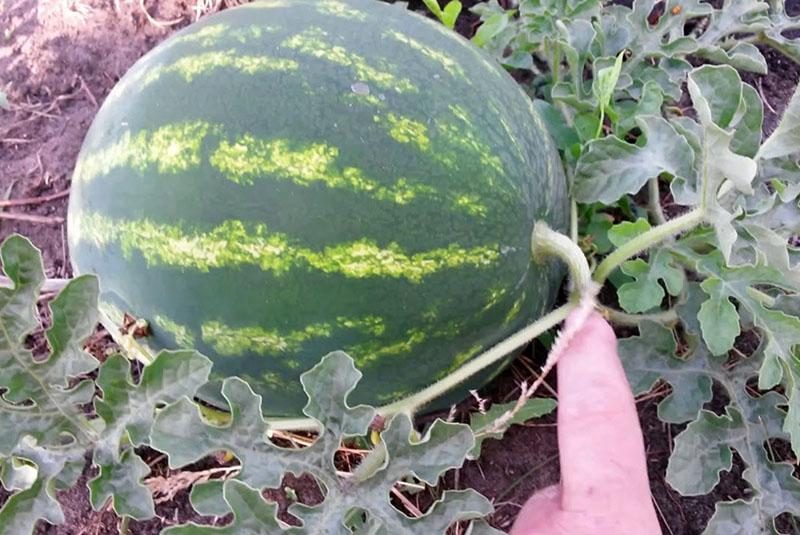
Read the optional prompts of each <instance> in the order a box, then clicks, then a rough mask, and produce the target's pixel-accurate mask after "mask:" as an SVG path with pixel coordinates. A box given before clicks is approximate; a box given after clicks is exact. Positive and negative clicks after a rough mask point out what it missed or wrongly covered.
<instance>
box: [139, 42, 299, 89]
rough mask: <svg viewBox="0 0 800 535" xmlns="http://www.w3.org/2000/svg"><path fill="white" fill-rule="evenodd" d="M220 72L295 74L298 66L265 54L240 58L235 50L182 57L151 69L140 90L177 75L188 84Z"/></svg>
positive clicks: (289, 61)
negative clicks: (163, 78)
mask: <svg viewBox="0 0 800 535" xmlns="http://www.w3.org/2000/svg"><path fill="white" fill-rule="evenodd" d="M221 68H227V69H234V70H237V71H239V72H241V73H242V74H250V75H253V74H257V73H261V72H288V71H296V70H297V69H298V68H299V65H298V63H297V62H296V61H294V60H291V59H285V58H276V57H273V56H269V55H266V54H262V55H258V56H252V55H241V54H239V53H238V52H237V51H236V50H221V51H214V52H204V53H202V54H195V55H192V56H183V57H182V58H180V59H179V60H177V61H176V62H175V63H170V64H168V65H163V66H160V67H156V68H155V69H152V70H151V71H150V72H148V73H147V75H146V76H145V77H144V78H143V79H142V85H141V87H142V88H144V87H147V86H148V85H150V84H152V83H154V82H156V81H158V80H159V78H161V77H162V76H164V75H168V74H173V73H174V74H177V75H179V76H180V77H181V78H183V80H184V81H186V82H191V81H192V80H193V79H195V78H196V77H198V76H203V75H208V74H210V73H211V72H213V71H214V70H216V69H221Z"/></svg>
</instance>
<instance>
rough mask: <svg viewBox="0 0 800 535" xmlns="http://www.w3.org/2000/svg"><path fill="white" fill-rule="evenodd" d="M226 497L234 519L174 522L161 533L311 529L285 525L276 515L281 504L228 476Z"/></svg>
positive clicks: (241, 534) (245, 534)
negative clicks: (218, 522) (221, 524)
mask: <svg viewBox="0 0 800 535" xmlns="http://www.w3.org/2000/svg"><path fill="white" fill-rule="evenodd" d="M223 492H224V497H225V501H226V502H227V504H228V505H229V506H230V509H231V510H233V522H231V523H230V524H228V525H227V526H224V527H221V528H215V527H209V526H198V525H197V524H193V523H192V524H187V525H184V526H173V527H169V528H167V529H165V530H164V531H163V532H162V533H164V534H165V535H166V534H169V535H206V534H207V535H227V534H230V535H262V534H263V533H287V534H301V533H308V532H307V531H305V530H302V529H298V528H289V529H286V528H284V527H283V525H282V524H281V523H280V522H279V521H278V519H277V518H276V514H277V512H278V505H277V504H275V503H268V502H266V501H265V500H264V498H263V497H262V496H261V492H260V491H259V490H257V489H254V488H252V487H249V486H248V485H247V484H246V483H242V482H241V481H237V480H235V479H229V480H227V481H225V484H224V487H223Z"/></svg>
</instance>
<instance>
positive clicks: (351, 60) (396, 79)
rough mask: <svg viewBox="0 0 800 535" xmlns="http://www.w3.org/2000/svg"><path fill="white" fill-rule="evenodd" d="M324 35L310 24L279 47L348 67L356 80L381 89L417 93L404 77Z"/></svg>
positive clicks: (412, 84) (414, 86) (415, 88)
mask: <svg viewBox="0 0 800 535" xmlns="http://www.w3.org/2000/svg"><path fill="white" fill-rule="evenodd" d="M326 37H328V33H327V32H325V31H324V30H323V29H322V28H318V27H313V28H309V29H308V30H305V31H303V32H301V33H298V34H296V35H293V36H292V37H290V38H289V39H286V40H285V41H283V43H281V46H283V47H286V48H290V49H293V50H297V51H298V52H301V53H303V54H307V55H309V56H312V57H315V58H318V59H323V60H326V61H330V62H331V63H335V64H337V65H341V66H343V67H349V68H350V69H352V71H353V74H354V75H355V76H356V78H357V79H358V81H361V82H367V83H373V84H375V85H377V86H379V87H382V88H384V89H393V90H395V91H397V92H398V93H406V92H410V93H418V92H419V88H418V87H417V86H416V85H415V84H414V83H413V82H412V81H411V80H409V79H408V78H404V77H401V76H397V75H395V74H393V73H391V72H389V71H388V70H386V69H379V68H376V67H373V66H372V65H370V64H369V63H368V62H367V60H366V59H364V57H363V56H361V55H359V54H357V53H355V52H353V51H352V50H347V49H346V48H344V47H342V46H339V45H334V44H332V43H331V42H329V41H326Z"/></svg>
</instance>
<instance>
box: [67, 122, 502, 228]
mask: <svg viewBox="0 0 800 535" xmlns="http://www.w3.org/2000/svg"><path fill="white" fill-rule="evenodd" d="M375 120H376V122H383V121H384V120H385V121H386V122H387V123H388V125H389V127H388V128H389V130H390V135H391V136H392V137H393V138H394V139H395V140H396V141H398V142H399V143H414V144H415V145H417V146H418V147H419V148H420V149H422V148H427V147H428V146H429V144H430V140H429V139H428V138H427V136H426V135H425V129H426V127H425V125H423V124H422V123H419V122H417V121H413V120H411V119H407V118H404V117H399V116H397V115H395V114H391V113H390V114H389V115H388V116H387V118H385V119H384V118H382V117H380V116H376V119H375ZM221 129H222V128H221V127H220V126H219V125H213V124H210V123H205V122H202V121H194V122H189V123H181V124H177V125H166V126H162V127H160V128H158V129H156V130H154V131H152V132H149V131H140V132H137V133H136V134H131V133H130V132H125V133H124V134H123V135H122V136H121V138H120V139H119V140H118V141H117V142H115V143H113V144H112V145H110V146H108V147H106V148H104V149H102V150H99V151H97V152H94V153H91V154H89V155H87V156H85V157H84V158H82V159H81V160H80V162H79V163H78V167H77V168H76V171H75V179H76V180H80V181H84V182H89V181H91V180H93V179H95V178H97V177H98V176H101V175H104V174H107V173H109V172H110V171H111V170H112V169H115V168H121V167H126V166H127V167H130V168H133V169H136V170H137V171H139V172H145V171H147V170H148V169H149V168H150V167H154V168H155V169H156V170H158V171H159V172H160V173H169V174H176V173H179V172H183V171H188V170H189V169H192V168H197V167H199V166H200V165H201V163H202V160H203V157H204V155H203V154H201V147H202V146H203V142H204V141H205V139H206V137H207V136H208V135H209V134H216V135H220V134H221ZM443 154H446V153H443ZM442 157H443V156H442V154H440V155H437V156H435V159H440V158H442ZM338 158H339V149H338V148H337V147H334V146H331V145H328V144H325V143H311V144H306V145H303V146H302V147H299V148H298V147H293V146H292V143H291V142H290V141H289V140H285V139H274V140H263V139H257V138H255V137H253V136H251V135H249V134H245V135H242V136H239V137H238V138H237V139H236V140H235V141H233V142H229V141H227V140H224V139H223V140H222V141H220V142H219V145H218V146H217V148H216V149H214V150H213V151H211V152H210V156H209V157H208V160H209V163H210V164H211V165H212V167H214V168H216V169H218V170H219V171H220V172H221V173H222V174H223V175H224V176H225V178H227V179H228V180H231V181H232V182H235V183H237V184H240V185H248V186H249V185H253V184H254V183H255V182H256V179H267V180H275V179H285V180H290V181H291V182H293V183H294V184H297V185H299V186H310V185H311V184H314V183H319V184H324V185H325V186H326V187H329V188H334V189H346V190H349V191H353V192H356V193H360V194H364V195H367V196H368V197H370V198H372V199H376V200H379V201H386V202H391V203H394V204H399V205H404V204H408V203H410V202H412V201H413V200H414V199H417V198H421V199H429V200H437V199H439V198H441V197H444V198H445V199H447V201H448V203H449V205H450V207H451V208H452V209H454V210H458V211H461V212H465V213H468V214H471V215H476V216H481V217H485V216H486V212H487V207H486V206H485V205H484V204H483V202H481V200H480V196H479V195H477V194H475V193H458V192H457V191H452V190H451V191H447V192H446V193H445V194H441V193H440V192H439V191H437V189H436V188H434V187H432V186H430V185H428V184H423V183H420V182H416V181H412V180H410V179H407V178H399V179H397V180H396V181H395V182H394V184H389V185H386V184H382V183H380V182H378V181H377V180H375V179H373V178H370V177H367V176H365V175H364V173H363V171H362V170H361V169H358V168H355V167H344V168H341V167H340V166H338V165H337V160H338ZM452 158H454V159H455V155H453V156H452Z"/></svg>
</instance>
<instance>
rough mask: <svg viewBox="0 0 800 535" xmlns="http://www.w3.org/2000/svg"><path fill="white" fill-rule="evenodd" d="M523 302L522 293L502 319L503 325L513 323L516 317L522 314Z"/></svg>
mask: <svg viewBox="0 0 800 535" xmlns="http://www.w3.org/2000/svg"><path fill="white" fill-rule="evenodd" d="M524 302H525V292H522V295H520V296H519V297H518V298H517V300H516V301H514V304H513V305H511V308H510V309H508V312H507V313H506V317H505V318H503V323H505V324H509V323H511V322H512V321H514V320H515V319H517V316H519V313H520V312H522V303H524Z"/></svg>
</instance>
